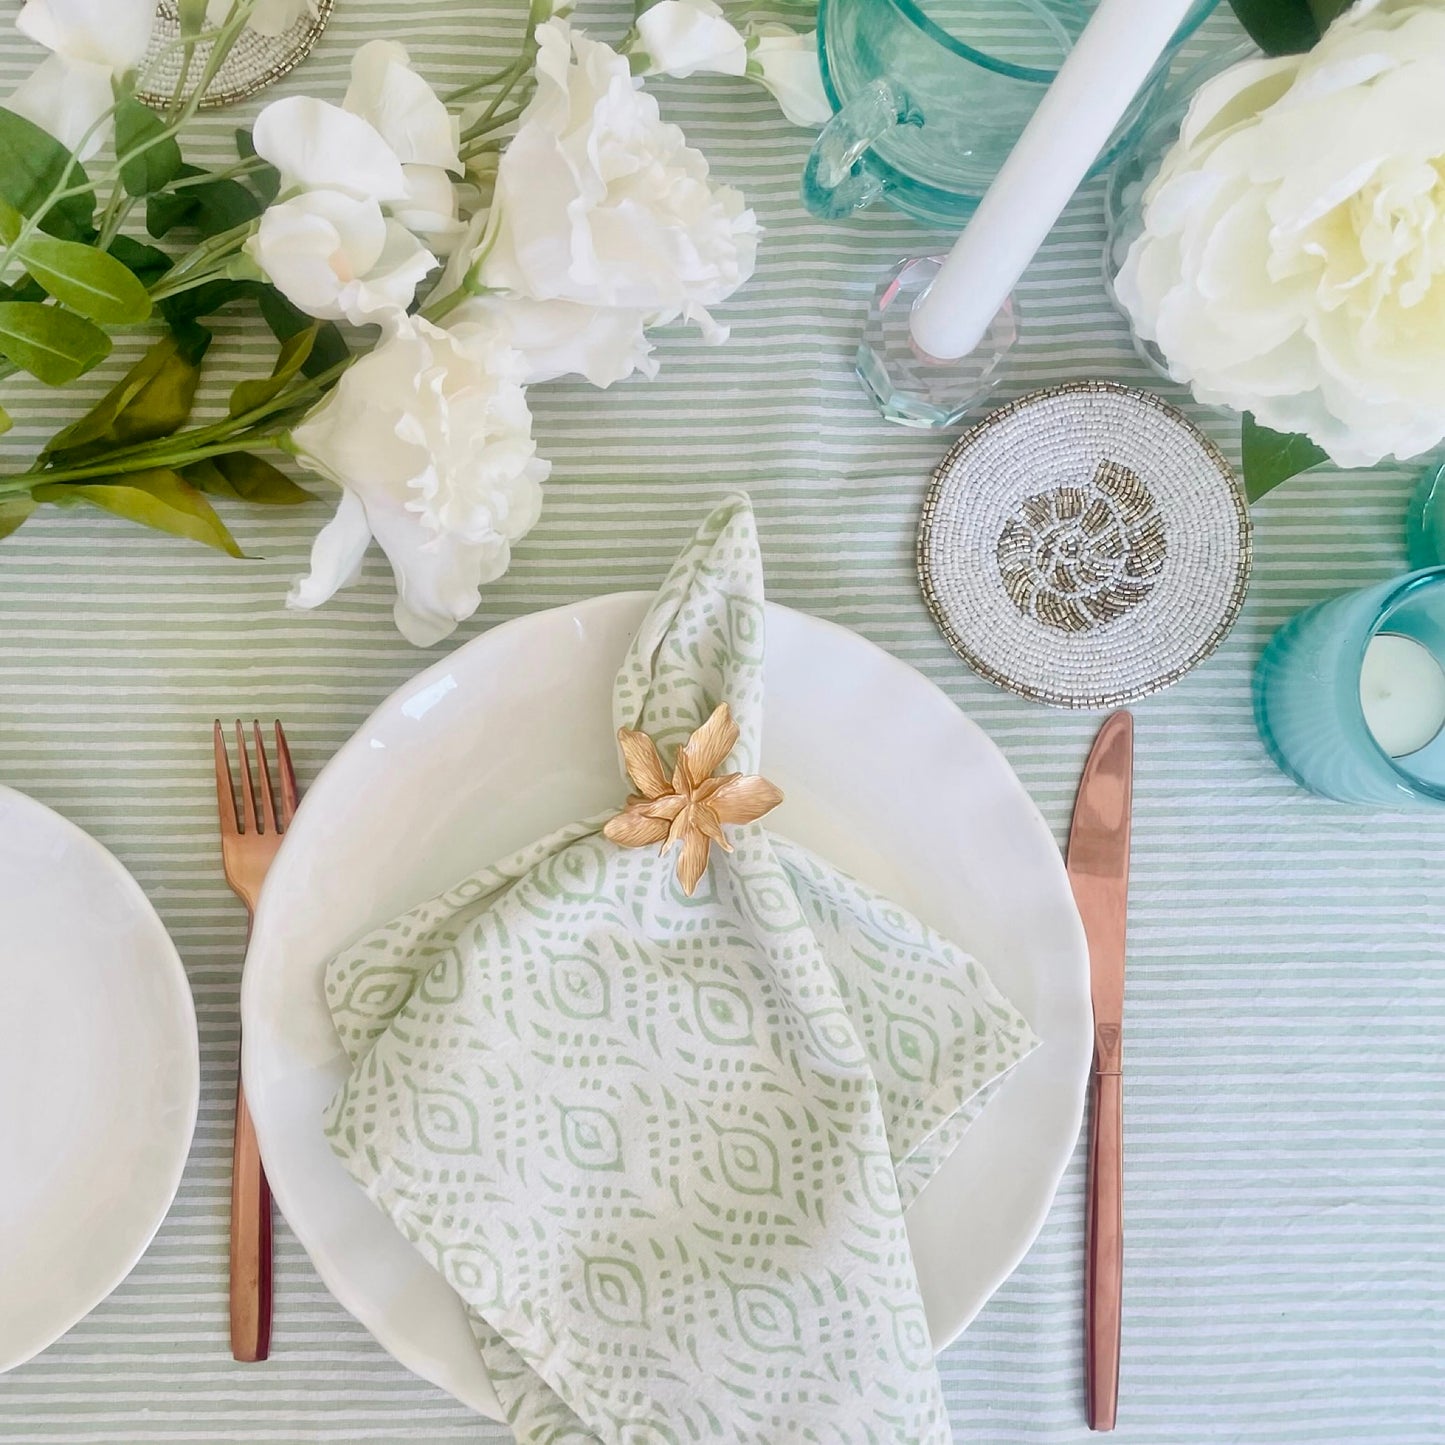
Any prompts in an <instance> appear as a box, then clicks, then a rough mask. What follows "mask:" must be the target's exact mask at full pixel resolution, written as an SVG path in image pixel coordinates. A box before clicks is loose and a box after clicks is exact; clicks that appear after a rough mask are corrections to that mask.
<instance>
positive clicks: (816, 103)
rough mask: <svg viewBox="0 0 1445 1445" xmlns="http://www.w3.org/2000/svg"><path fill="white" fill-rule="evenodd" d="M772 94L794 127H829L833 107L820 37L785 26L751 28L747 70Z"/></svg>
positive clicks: (811, 31)
mask: <svg viewBox="0 0 1445 1445" xmlns="http://www.w3.org/2000/svg"><path fill="white" fill-rule="evenodd" d="M747 73H748V74H749V75H750V76H752V77H753V79H755V80H757V81H759V82H761V84H762V85H764V86H766V87H767V89H768V90H769V91H771V92H772V95H773V99H774V100H776V101H777V102H778V105H779V106H780V107H781V108H782V112H783V114H784V115H785V116H787V118H788V119H789V120H790V121H792V123H793V124H794V125H806V126H814V127H816V126H820V125H826V124H827V123H828V121H829V120H830V119H831V118H832V115H833V107H832V106H831V105H829V104H828V97H827V95H826V94H825V93H824V91H823V72H822V68H821V66H820V65H819V62H818V34H817V32H816V31H814V30H809V31H808V32H807V33H806V34H803V35H800V34H798V32H797V31H795V30H790V29H789V28H788V27H787V26H786V25H773V24H753V25H749V26H748V71H747Z"/></svg>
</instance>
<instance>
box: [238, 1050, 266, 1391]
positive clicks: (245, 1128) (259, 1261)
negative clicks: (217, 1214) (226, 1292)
mask: <svg viewBox="0 0 1445 1445" xmlns="http://www.w3.org/2000/svg"><path fill="white" fill-rule="evenodd" d="M270 1352H271V1189H270V1186H269V1185H267V1183H266V1171H265V1170H264V1169H263V1168H262V1167H261V1149H260V1146H259V1145H258V1144H257V1142H256V1129H255V1126H254V1125H253V1124H252V1123H251V1111H250V1109H248V1108H247V1107H246V1090H245V1088H244V1086H243V1085H242V1083H241V1081H240V1079H239V1078H238V1079H237V1080H236V1133H235V1139H234V1142H233V1144H232V1148H231V1355H232V1357H233V1358H234V1359H237V1360H241V1361H244V1362H246V1363H251V1362H254V1361H256V1360H264V1359H265V1358H266V1356H267V1355H268V1354H270Z"/></svg>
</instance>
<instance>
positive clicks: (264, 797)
mask: <svg viewBox="0 0 1445 1445" xmlns="http://www.w3.org/2000/svg"><path fill="white" fill-rule="evenodd" d="M251 735H252V736H253V737H254V738H255V739H256V768H257V774H258V777H259V779H260V784H261V786H260V790H259V791H260V794H261V813H262V816H263V817H264V818H265V819H266V831H267V832H268V833H279V832H280V831H281V829H280V828H279V827H278V826H277V823H276V789H275V788H274V787H272V785H271V764H270V763H269V762H268V761H267V760H266V741H265V739H264V738H263V737H262V736H261V724H260V723H259V722H257V721H256V720H255V719H254V718H253V719H252V721H251Z"/></svg>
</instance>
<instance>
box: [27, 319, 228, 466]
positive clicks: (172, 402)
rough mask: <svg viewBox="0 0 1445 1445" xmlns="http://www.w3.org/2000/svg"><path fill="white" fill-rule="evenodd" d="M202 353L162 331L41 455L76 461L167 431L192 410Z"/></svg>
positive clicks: (149, 438)
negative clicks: (119, 377)
mask: <svg viewBox="0 0 1445 1445" xmlns="http://www.w3.org/2000/svg"><path fill="white" fill-rule="evenodd" d="M208 339H209V337H208ZM201 350H202V352H203V351H204V350H205V348H204V346H203V347H202V348H201ZM200 359H201V357H200V354H198V353H193V352H192V351H189V350H188V349H187V347H186V346H185V344H184V343H183V341H182V340H181V339H180V338H178V337H176V336H166V337H163V338H162V339H161V340H160V341H158V342H156V344H155V345H154V346H152V347H151V348H150V350H149V351H147V352H146V354H145V355H144V356H142V357H141V359H140V360H139V361H138V362H136V364H135V365H134V366H133V367H131V369H130V370H129V371H128V372H126V374H125V375H124V376H123V377H121V379H120V380H119V381H118V382H116V384H115V385H114V386H113V387H111V389H110V390H109V391H108V392H106V394H105V395H104V396H103V397H101V399H100V400H99V401H98V402H96V404H95V405H94V406H93V407H91V409H90V410H89V411H88V412H86V414H85V415H84V416H83V417H81V418H80V419H79V420H78V421H74V422H72V423H71V424H70V425H69V426H68V427H66V428H65V429H64V430H63V431H59V432H57V433H56V434H55V436H53V437H52V438H51V439H50V441H49V442H47V443H46V446H45V450H44V451H43V452H42V453H41V458H42V459H43V460H46V461H50V462H56V463H64V464H66V465H74V464H75V463H77V462H80V461H84V460H86V459H87V458H89V457H93V456H96V455H98V454H100V453H103V452H106V451H108V450H110V449H111V448H113V447H118V446H128V445H130V444H131V443H132V442H147V441H154V440H155V439H156V438H157V437H164V436H169V435H170V434H171V433H172V432H173V431H175V430H176V428H177V427H179V426H181V425H182V424H183V423H184V422H185V420H186V418H187V417H188V416H189V415H190V414H191V404H192V403H193V402H194V401H195V397H196V385H197V383H198V382H199V380H200V376H201V369H200V365H199V363H200Z"/></svg>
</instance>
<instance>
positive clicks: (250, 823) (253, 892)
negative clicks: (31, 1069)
mask: <svg viewBox="0 0 1445 1445" xmlns="http://www.w3.org/2000/svg"><path fill="white" fill-rule="evenodd" d="M251 730H252V734H253V736H254V739H255V744H256V775H255V777H253V775H252V772H251V759H250V755H249V753H248V752H247V748H246V734H245V730H244V729H243V728H242V726H241V724H240V723H239V722H238V723H237V724H236V748H237V752H238V753H239V755H240V764H241V809H242V816H241V817H240V818H239V819H238V818H237V816H236V791H235V785H234V784H233V782H232V780H231V763H230V759H229V758H228V757H227V756H226V735H225V733H224V732H223V731H222V729H221V724H220V722H219V721H218V722H217V723H216V732H215V742H216V803H217V807H218V809H219V811H220V815H221V860H222V862H223V864H224V865H225V869H226V882H227V883H229V884H230V885H231V888H232V890H233V891H234V892H235V894H236V896H237V897H238V898H240V900H241V902H242V903H244V904H245V905H246V913H247V915H248V918H249V919H250V920H254V918H255V916H256V902H257V900H258V899H259V898H260V896H261V883H262V881H263V880H264V879H265V877H266V870H267V869H268V868H269V867H270V866H271V860H272V859H273V858H274V857H275V856H276V850H277V849H278V848H279V847H280V846H281V836H282V834H283V833H285V831H286V829H287V828H289V827H290V826H291V819H292V817H293V815H294V814H295V812H296V803H297V799H298V796H299V795H298V792H297V788H296V772H295V769H294V768H293V767H292V766H291V750H290V749H289V748H288V747H287V746H286V734H285V733H284V732H283V731H282V730H281V724H280V723H279V722H278V723H277V724H276V763H277V768H278V771H279V774H280V779H281V791H280V807H279V808H278V807H277V793H276V789H275V788H274V787H273V786H272V783H271V769H270V766H269V764H268V763H267V760H266V744H265V743H264V741H263V740H262V738H261V724H260V723H258V722H253V723H252V724H251ZM258 783H259V786H258ZM258 800H259V801H258ZM250 932H251V930H250V922H249V921H248V923H247V927H246V936H247V937H248V938H249V937H250ZM270 1349H271V1190H270V1188H269V1187H268V1186H267V1184H266V1173H265V1171H264V1170H263V1169H262V1167H261V1151H260V1148H259V1146H258V1145H257V1143H256V1130H255V1128H254V1126H253V1125H252V1123H251V1111H250V1110H249V1109H248V1108H247V1107H246V1091H245V1089H244V1088H243V1087H242V1085H241V1081H240V1080H239V1079H237V1081H236V1132H235V1138H234V1142H233V1145H232V1151H231V1354H232V1355H233V1356H234V1357H235V1358H236V1359H238V1360H244V1361H248V1362H249V1361H254V1360H264V1359H265V1358H266V1356H267V1355H268V1354H269V1353H270Z"/></svg>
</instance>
